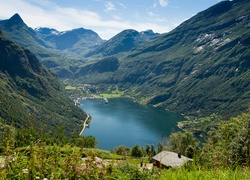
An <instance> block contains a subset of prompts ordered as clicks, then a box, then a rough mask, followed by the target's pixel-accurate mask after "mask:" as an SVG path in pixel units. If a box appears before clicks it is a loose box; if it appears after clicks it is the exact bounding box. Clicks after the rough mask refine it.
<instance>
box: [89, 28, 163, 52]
mask: <svg viewBox="0 0 250 180" xmlns="http://www.w3.org/2000/svg"><path fill="white" fill-rule="evenodd" d="M157 37H159V34H158V33H154V32H153V31H152V30H148V31H143V32H137V31H136V30H133V29H127V30H124V31H122V32H120V33H118V34H117V35H116V36H114V37H113V38H111V39H110V40H108V41H106V42H105V43H103V44H102V45H101V46H99V47H98V48H97V49H96V50H94V51H92V52H90V53H88V54H87V55H86V56H87V57H89V56H93V55H97V54H102V55H103V56H111V55H114V54H118V53H122V52H128V51H130V50H132V49H133V48H136V47H138V46H139V45H141V44H143V43H145V42H147V41H149V40H152V39H155V38H157Z"/></svg>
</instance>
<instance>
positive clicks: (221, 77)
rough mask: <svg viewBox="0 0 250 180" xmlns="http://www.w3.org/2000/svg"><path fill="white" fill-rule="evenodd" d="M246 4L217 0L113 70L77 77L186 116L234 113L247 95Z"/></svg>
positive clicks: (242, 106) (248, 38)
mask: <svg viewBox="0 0 250 180" xmlns="http://www.w3.org/2000/svg"><path fill="white" fill-rule="evenodd" d="M249 8H250V2H249V1H247V0H237V1H222V2H220V3H218V4H217V5H215V6H213V7H211V8H209V9H207V10H205V11H203V12H200V13H198V14H197V15H195V16H194V17H192V18H191V19H189V20H187V21H185V22H184V23H182V24H181V25H180V26H178V27H177V28H176V29H174V30H173V31H171V32H169V33H166V34H163V35H161V36H160V37H159V38H157V39H155V40H154V41H151V42H148V43H145V44H143V45H142V46H140V47H138V48H135V49H133V50H132V51H131V52H129V53H126V55H124V56H122V57H119V62H120V64H119V67H118V68H117V70H116V71H114V72H113V73H110V72H102V73H99V74H96V73H92V75H91V73H87V75H84V76H82V77H79V79H80V80H81V81H83V82H88V83H90V82H92V83H94V84H97V85H98V84H100V83H103V82H105V84H106V88H105V87H104V84H102V85H101V86H102V89H108V88H107V87H108V86H115V85H118V87H119V89H120V90H121V91H125V94H127V95H130V96H133V97H135V98H136V99H137V100H138V101H141V102H144V103H147V104H150V105H154V106H158V107H161V108H164V109H169V110H172V111H176V112H179V113H182V114H184V115H188V116H197V115H198V116H204V115H209V114H211V113H220V114H231V115H232V114H238V113H239V112H240V111H244V110H246V109H247V107H248V104H249V98H250V78H249V77H250V69H249V67H250V61H249V58H250V50H249V45H250V44H249V42H250V28H249V27H250V26H249V18H250V15H249ZM100 68H101V67H100ZM86 72H92V71H91V69H87V70H86ZM95 72H96V71H95Z"/></svg>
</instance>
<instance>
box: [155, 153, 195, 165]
mask: <svg viewBox="0 0 250 180" xmlns="http://www.w3.org/2000/svg"><path fill="white" fill-rule="evenodd" d="M152 159H153V160H154V165H155V166H157V167H160V166H165V167H181V166H182V165H184V164H185V163H187V162H191V161H193V160H192V159H190V158H188V157H185V156H182V155H181V154H177V153H175V152H170V151H161V152H160V153H159V154H156V155H155V156H154V157H153V158H152Z"/></svg>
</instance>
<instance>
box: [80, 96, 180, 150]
mask: <svg viewBox="0 0 250 180" xmlns="http://www.w3.org/2000/svg"><path fill="white" fill-rule="evenodd" d="M108 101H109V103H108V104H105V103H104V101H103V99H85V100H82V101H81V103H80V105H79V107H80V108H82V109H83V110H84V111H85V112H86V113H88V114H90V116H91V117H92V121H91V122H90V126H89V128H87V129H86V130H85V131H84V133H83V136H88V135H92V136H94V137H95V138H96V140H97V141H98V142H99V144H98V146H97V147H98V148H101V149H106V150H110V149H113V148H114V147H116V146H119V145H125V146H127V147H133V146H134V145H135V144H138V145H140V146H146V144H154V145H156V144H157V143H158V142H161V141H162V136H164V139H165V138H167V137H168V136H169V135H170V133H171V132H172V131H178V130H179V129H178V127H177V122H178V121H181V120H183V119H184V117H183V116H181V115H179V114H176V113H173V112H168V111H164V110H160V109H157V108H153V107H149V106H143V105H140V104H138V103H135V102H133V101H132V100H131V99H128V98H112V99H109V100H108Z"/></svg>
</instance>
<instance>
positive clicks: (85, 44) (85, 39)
mask: <svg viewBox="0 0 250 180" xmlns="http://www.w3.org/2000/svg"><path fill="white" fill-rule="evenodd" d="M35 31H36V32H37V33H38V34H39V35H40V36H41V37H43V39H44V40H45V41H46V42H49V43H50V44H52V45H53V47H54V48H55V49H58V50H63V51H66V52H67V53H74V54H75V55H77V54H82V55H84V54H85V53H87V52H88V51H90V50H91V49H94V48H95V47H97V46H100V45H101V44H102V43H103V42H104V40H102V39H101V38H100V37H99V36H98V34H97V33H96V32H94V31H92V30H88V29H84V28H78V29H73V30H70V31H63V32H59V31H57V30H55V29H51V28H37V29H35Z"/></svg>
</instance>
